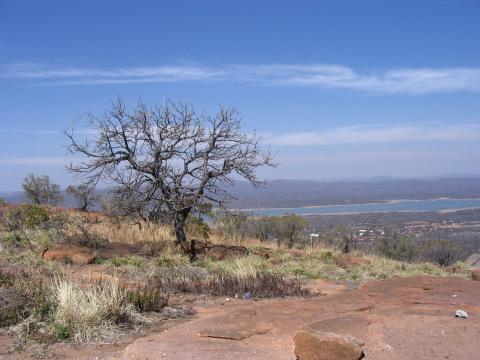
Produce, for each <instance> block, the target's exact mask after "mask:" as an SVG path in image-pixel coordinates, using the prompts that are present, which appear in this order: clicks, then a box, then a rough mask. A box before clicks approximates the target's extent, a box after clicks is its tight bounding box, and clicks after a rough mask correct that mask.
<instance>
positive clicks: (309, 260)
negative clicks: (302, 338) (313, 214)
mask: <svg viewBox="0 0 480 360" xmlns="http://www.w3.org/2000/svg"><path fill="white" fill-rule="evenodd" d="M339 254H340V252H339V251H338V250H334V249H329V248H317V249H315V250H311V251H308V252H306V253H304V254H303V255H302V254H301V253H292V252H289V251H285V250H277V251H275V252H273V253H272V257H271V259H270V266H271V267H272V268H273V269H274V270H276V271H279V272H280V273H282V274H283V275H285V276H301V277H304V278H307V279H326V280H351V281H357V282H363V281H368V280H378V279H388V278H392V277H406V276H417V275H432V276H459V277H463V278H470V275H469V273H468V271H458V272H456V273H452V272H450V271H447V269H443V268H441V267H439V266H436V265H434V264H432V263H428V262H419V263H408V262H403V261H397V260H392V259H387V258H385V257H381V256H376V255H363V254H360V253H354V254H353V255H354V256H358V257H361V258H365V259H366V260H368V261H369V263H368V264H363V265H357V266H352V267H351V268H349V269H344V268H341V267H339V266H337V265H336V264H335V258H336V257H337V256H338V255H339ZM457 267H459V269H463V267H461V266H457Z"/></svg>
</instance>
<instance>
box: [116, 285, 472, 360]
mask: <svg viewBox="0 0 480 360" xmlns="http://www.w3.org/2000/svg"><path fill="white" fill-rule="evenodd" d="M327 287H328V286H327V285H325V288H327ZM338 290H340V289H338V288H335V287H333V288H332V286H331V285H330V289H329V292H330V295H326V296H319V297H316V298H310V299H290V300H272V301H261V302H249V303H245V302H241V303H238V302H236V303H232V302H231V301H229V302H225V304H224V305H218V304H214V305H210V306H203V307H199V308H198V309H197V311H198V314H197V316H196V317H195V318H194V319H193V320H191V321H188V322H185V323H182V324H179V325H177V326H174V327H171V328H169V329H167V330H165V331H163V332H161V333H155V334H152V335H149V336H146V337H143V338H140V339H137V340H136V341H134V342H133V343H132V344H130V345H128V346H127V347H126V348H125V350H124V351H123V352H122V353H121V354H120V355H117V356H114V357H112V359H118V360H131V359H136V360H154V359H182V360H188V359H212V360H213V359H222V360H224V359H275V360H283V359H285V360H287V359H288V360H292V359H295V356H294V344H293V339H292V338H293V335H294V333H295V332H296V331H297V330H298V329H300V328H303V327H309V328H312V329H314V330H319V331H328V332H336V333H341V334H348V335H352V336H354V337H356V338H357V339H358V340H360V341H361V342H364V343H365V345H364V346H363V349H364V352H365V354H366V359H389V360H395V359H468V360H470V359H476V358H478V356H479V355H478V354H480V341H479V339H478V336H479V334H480V283H479V282H475V281H468V280H463V279H459V278H434V277H415V278H403V279H390V280H384V281H375V282H370V283H367V284H365V285H364V286H361V287H360V288H358V289H355V290H344V289H341V290H344V291H340V292H339V291H338ZM327 292H328V291H327ZM457 309H463V310H466V311H467V312H468V313H469V315H470V317H469V318H468V319H458V318H455V317H454V313H455V310H457Z"/></svg>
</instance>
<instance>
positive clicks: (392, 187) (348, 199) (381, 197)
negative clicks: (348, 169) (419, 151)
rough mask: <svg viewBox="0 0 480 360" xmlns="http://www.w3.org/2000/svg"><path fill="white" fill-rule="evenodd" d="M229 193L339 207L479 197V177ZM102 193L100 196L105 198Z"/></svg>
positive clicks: (244, 188)
mask: <svg viewBox="0 0 480 360" xmlns="http://www.w3.org/2000/svg"><path fill="white" fill-rule="evenodd" d="M229 191H230V192H231V193H232V194H233V195H234V196H235V197H236V198H237V200H233V201H231V202H230V204H229V206H230V207H232V208H237V209H250V208H279V207H280V208H281V207H301V206H315V205H340V204H361V203H369V202H380V201H387V200H397V199H414V200H426V199H435V198H441V197H450V198H458V199H465V198H480V178H479V177H445V178H440V179H388V178H386V179H384V178H381V179H378V178H377V179H369V180H361V181H360V180H358V181H329V182H320V181H309V180H272V181H270V182H268V184H266V185H264V186H261V187H260V188H258V189H255V188H253V187H252V186H251V185H250V184H249V183H246V182H241V181H238V182H235V184H234V186H233V187H232V188H231V189H229ZM106 193H107V191H106V190H101V191H100V194H103V195H105V194H106ZM63 196H64V199H65V202H64V206H66V207H75V206H76V203H75V200H74V199H73V197H72V196H71V195H70V194H66V193H63ZM0 197H2V198H4V199H5V200H6V201H8V202H12V203H21V202H25V199H24V197H23V195H22V193H21V192H10V193H0Z"/></svg>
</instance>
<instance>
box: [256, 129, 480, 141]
mask: <svg viewBox="0 0 480 360" xmlns="http://www.w3.org/2000/svg"><path fill="white" fill-rule="evenodd" d="M263 139H264V141H265V142H266V143H268V144H271V145H274V146H326V145H342V144H367V143H393V142H412V141H461V142H464V141H479V140H480V125H476V124H457V125H444V124H427V125H425V124H422V125H388V126H387V125H365V126H351V127H341V128H334V129H328V130H322V131H312V132H298V133H288V134H263Z"/></svg>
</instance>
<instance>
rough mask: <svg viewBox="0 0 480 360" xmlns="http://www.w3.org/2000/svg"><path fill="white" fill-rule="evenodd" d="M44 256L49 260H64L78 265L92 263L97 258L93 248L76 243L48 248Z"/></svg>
mask: <svg viewBox="0 0 480 360" xmlns="http://www.w3.org/2000/svg"><path fill="white" fill-rule="evenodd" d="M42 257H43V258H44V259H45V260H49V261H64V262H67V263H72V264H76V265H87V264H91V263H93V261H94V260H95V256H94V255H93V250H91V249H89V248H86V247H81V246H75V245H60V246H57V247H55V248H53V249H47V250H46V251H45V252H44V253H43V254H42Z"/></svg>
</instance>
